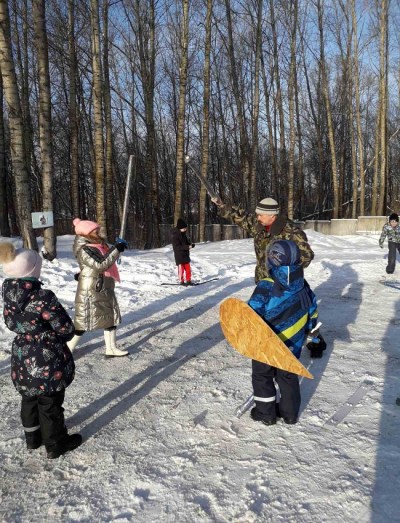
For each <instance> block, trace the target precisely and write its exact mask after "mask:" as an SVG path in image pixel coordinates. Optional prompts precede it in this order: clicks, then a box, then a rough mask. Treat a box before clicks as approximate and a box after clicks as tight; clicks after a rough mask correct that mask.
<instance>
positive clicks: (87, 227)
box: [72, 218, 100, 236]
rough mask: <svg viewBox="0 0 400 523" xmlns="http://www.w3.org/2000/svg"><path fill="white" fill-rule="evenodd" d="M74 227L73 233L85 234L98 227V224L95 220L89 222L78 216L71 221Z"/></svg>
mask: <svg viewBox="0 0 400 523" xmlns="http://www.w3.org/2000/svg"><path fill="white" fill-rule="evenodd" d="M72 223H73V224H74V227H75V234H82V235H83V236H86V235H88V234H90V233H91V232H93V231H95V230H96V229H100V225H99V224H98V223H96V222H91V221H89V220H81V219H80V218H75V220H74V221H73V222H72Z"/></svg>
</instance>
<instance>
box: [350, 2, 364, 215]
mask: <svg viewBox="0 0 400 523" xmlns="http://www.w3.org/2000/svg"><path fill="white" fill-rule="evenodd" d="M351 18H352V28H353V42H354V44H353V46H354V67H353V79H354V91H355V102H356V108H355V111H356V121H357V144H358V159H359V160H358V161H359V165H360V178H359V182H360V216H364V214H365V173H364V140H363V132H362V127H361V111H360V72H359V68H360V63H359V59H358V31H357V17H356V9H355V0H351Z"/></svg>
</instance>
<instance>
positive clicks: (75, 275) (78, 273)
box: [74, 272, 80, 281]
mask: <svg viewBox="0 0 400 523" xmlns="http://www.w3.org/2000/svg"><path fill="white" fill-rule="evenodd" d="M79 275H80V272H77V273H76V274H74V280H75V281H79Z"/></svg>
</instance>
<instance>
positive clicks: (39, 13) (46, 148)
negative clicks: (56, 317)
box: [33, 0, 57, 261]
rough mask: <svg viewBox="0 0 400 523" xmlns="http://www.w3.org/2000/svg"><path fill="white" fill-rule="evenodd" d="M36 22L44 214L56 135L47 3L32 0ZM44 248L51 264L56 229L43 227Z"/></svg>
mask: <svg viewBox="0 0 400 523" xmlns="http://www.w3.org/2000/svg"><path fill="white" fill-rule="evenodd" d="M33 23H34V29H35V45H36V52H37V63H38V79H39V140H40V157H41V168H42V201H43V211H45V212H53V172H54V162H53V133H52V125H51V92H50V74H49V52H48V43H47V30H46V11H45V0H33ZM43 247H44V252H45V253H46V258H47V259H48V260H50V261H51V260H53V259H54V258H55V257H56V256H57V251H56V235H55V230H54V227H45V228H44V231H43Z"/></svg>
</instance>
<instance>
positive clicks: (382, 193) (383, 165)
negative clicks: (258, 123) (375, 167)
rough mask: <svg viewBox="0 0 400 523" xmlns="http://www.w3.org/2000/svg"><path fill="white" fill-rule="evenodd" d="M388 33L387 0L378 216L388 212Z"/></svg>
mask: <svg viewBox="0 0 400 523" xmlns="http://www.w3.org/2000/svg"><path fill="white" fill-rule="evenodd" d="M387 31H388V13H387V0H381V19H380V46H379V71H380V75H379V98H380V103H379V111H380V113H381V119H380V135H381V138H380V146H381V158H380V160H381V161H380V173H379V180H380V182H379V185H380V187H379V193H378V194H379V197H378V208H377V211H378V212H377V214H378V216H380V215H383V214H384V213H385V211H386V209H385V202H386V172H387V153H388V148H387V133H386V129H387V90H386V86H387V62H388V61H389V54H388V46H387Z"/></svg>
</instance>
